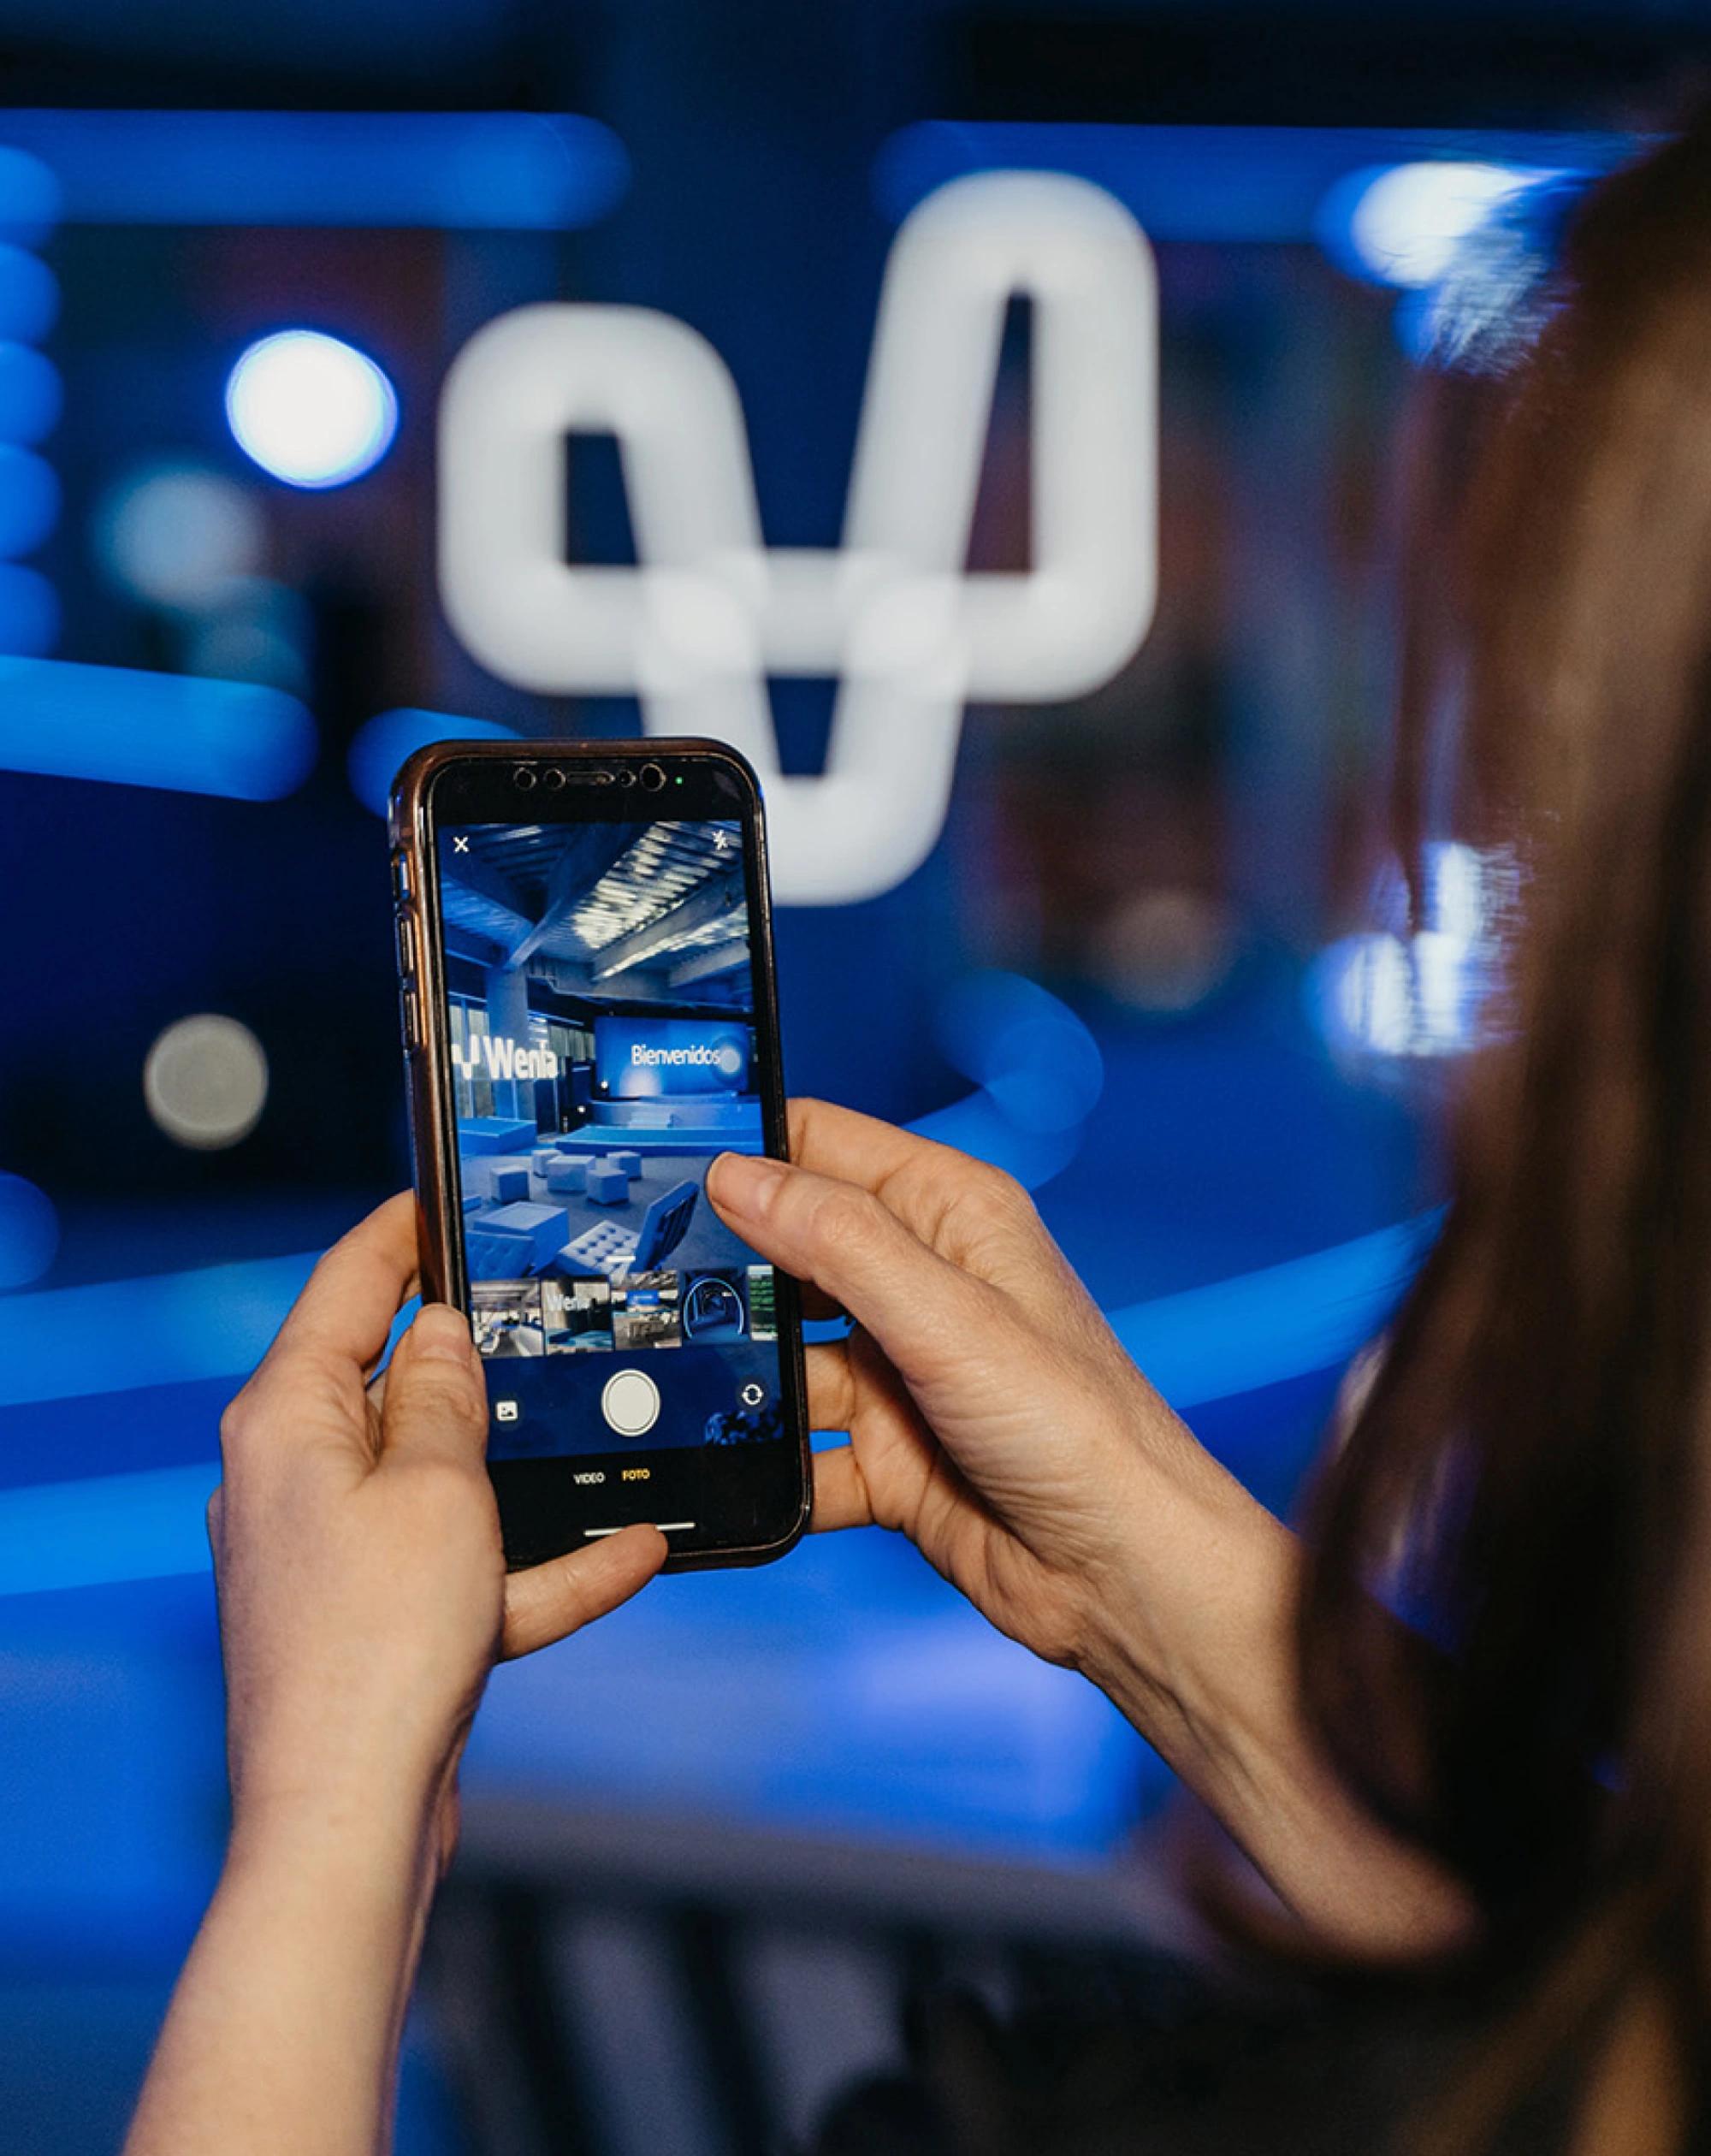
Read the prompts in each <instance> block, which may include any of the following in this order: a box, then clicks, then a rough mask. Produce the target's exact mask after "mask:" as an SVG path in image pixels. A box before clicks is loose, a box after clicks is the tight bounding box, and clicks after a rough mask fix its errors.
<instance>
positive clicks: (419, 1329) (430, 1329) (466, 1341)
mask: <svg viewBox="0 0 1711 2156" xmlns="http://www.w3.org/2000/svg"><path fill="white" fill-rule="evenodd" d="M410 1339H411V1347H412V1349H413V1351H414V1353H416V1355H417V1357H418V1358H419V1359H421V1360H422V1361H423V1362H453V1363H467V1362H468V1360H469V1359H470V1356H471V1353H473V1349H472V1347H471V1341H470V1327H469V1320H468V1319H467V1318H465V1316H464V1314H463V1312H462V1311H460V1310H453V1307H452V1306H451V1305H450V1303H424V1304H423V1306H422V1308H421V1309H420V1310H419V1311H418V1312H417V1313H416V1323H415V1324H413V1325H412V1326H411V1328H410Z"/></svg>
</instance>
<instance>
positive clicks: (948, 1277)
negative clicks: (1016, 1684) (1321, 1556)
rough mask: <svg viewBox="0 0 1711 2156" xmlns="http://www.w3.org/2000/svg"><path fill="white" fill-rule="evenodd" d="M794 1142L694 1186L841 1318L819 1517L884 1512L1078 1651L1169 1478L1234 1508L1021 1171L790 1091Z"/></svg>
mask: <svg viewBox="0 0 1711 2156" xmlns="http://www.w3.org/2000/svg"><path fill="white" fill-rule="evenodd" d="M790 1144H791V1152H792V1153H793V1155H794V1157H795V1164H794V1165H790V1166H787V1165H785V1164H783V1163H780V1162H776V1161H771V1160H766V1159H761V1158H755V1157H753V1156H750V1155H742V1154H735V1153H727V1154H725V1155H722V1156H721V1157H720V1158H719V1160H718V1161H717V1162H716V1163H715V1164H714V1165H713V1170H712V1171H711V1173H710V1174H709V1176H708V1177H707V1191H708V1193H709V1195H710V1196H711V1198H712V1199H713V1203H714V1205H716V1206H717V1207H718V1209H719V1212H720V1214H721V1215H722V1216H723V1217H724V1218H725V1221H726V1222H727V1223H728V1224H729V1225H730V1226H731V1228H732V1229H735V1230H736V1231H737V1233H738V1234H739V1235H742V1236H743V1238H744V1239H745V1240H746V1241H749V1242H750V1243H752V1244H753V1245H754V1246H755V1248H756V1249H757V1250H759V1251H760V1252H761V1253H762V1255H763V1256H765V1257H767V1258H769V1259H773V1261H774V1262H775V1263H776V1264H778V1265H781V1266H782V1267H783V1268H784V1270H786V1271H787V1272H791V1273H794V1274H795V1275H796V1276H797V1277H798V1278H799V1279H802V1281H804V1282H808V1283H810V1287H811V1289H818V1290H819V1291H820V1295H821V1297H822V1298H826V1299H829V1300H831V1301H832V1303H834V1304H836V1305H838V1306H841V1307H842V1308H843V1309H844V1310H845V1311H847V1312H849V1314H850V1317H851V1318H853V1319H854V1320H855V1326H856V1330H855V1331H854V1332H853V1333H852V1335H851V1336H850V1339H849V1340H847V1341H844V1342H838V1343H837V1344H836V1345H832V1346H815V1347H810V1348H809V1349H808V1395H809V1399H808V1405H809V1412H810V1416H811V1419H812V1420H813V1423H814V1427H815V1428H816V1429H828V1430H847V1431H848V1432H849V1433H850V1443H849V1446H848V1447H847V1448H839V1449H838V1450H836V1451H832V1452H829V1453H821V1454H820V1455H819V1456H818V1458H817V1460H816V1461H815V1472H814V1526H815V1527H816V1528H832V1527H848V1526H855V1525H866V1524H867V1523H868V1522H870V1521H871V1522H874V1523H877V1524H878V1525H880V1526H884V1527H892V1528H897V1529H900V1530H901V1531H903V1533H905V1534H907V1535H908V1536H909V1538H910V1539H911V1540H912V1541H913V1542H915V1543H916V1544H918V1546H919V1547H920V1549H921V1551H922V1553H923V1554H924V1555H926V1556H927V1558H928V1559H929V1560H930V1561H931V1562H932V1564H933V1565H934V1566H936V1567H937V1568H938V1570H939V1571H940V1572H941V1573H944V1576H945V1578H947V1579H950V1581H952V1582H953V1583H954V1584H955V1585H956V1586H957V1587H959V1588H960V1589H961V1590H962V1592H963V1593H964V1594H965V1595H967V1596H968V1598H969V1600H970V1601H971V1602H974V1604H975V1605H976V1607H977V1608H980V1610H981V1611H983V1612H984V1613H985V1614H986V1616H987V1617H989V1618H990V1619H991V1620H992V1622H993V1623H994V1624H996V1625H998V1626H1000V1627H1001V1628H1002V1629H1003V1630H1004V1632H1009V1633H1010V1634H1011V1635H1012V1636H1013V1637H1014V1638H1017V1639H1020V1640H1021V1641H1022V1642H1023V1644H1025V1645H1027V1646H1028V1647H1031V1648H1032V1649H1033V1650H1034V1652H1035V1653H1036V1654H1039V1655H1044V1656H1045V1657H1046V1658H1047V1659H1048V1660H1050V1661H1059V1662H1070V1663H1075V1662H1079V1661H1082V1660H1083V1659H1084V1658H1085V1655H1086V1652H1087V1651H1088V1650H1089V1649H1090V1648H1091V1647H1092V1643H1093V1640H1094V1638H1095V1635H1096V1633H1097V1631H1098V1626H1099V1625H1100V1623H1101V1621H1102V1620H1103V1616H1104V1613H1105V1611H1106V1610H1107V1609H1108V1608H1109V1607H1110V1603H1111V1602H1112V1600H1113V1598H1114V1596H1115V1595H1116V1591H1117V1590H1118V1588H1119V1586H1120V1585H1121V1587H1122V1589H1123V1590H1127V1588H1128V1585H1129V1584H1130V1583H1131V1581H1132V1577H1133V1574H1134V1570H1135V1567H1136V1565H1137V1562H1138V1561H1142V1562H1144V1561H1145V1558H1146V1548H1145V1544H1144V1543H1138V1540H1137V1537H1136V1533H1135V1523H1136V1519H1137V1516H1138V1515H1139V1514H1140V1513H1141V1512H1142V1510H1143V1508H1144V1507H1145V1505H1146V1501H1147V1500H1148V1499H1149V1497H1156V1496H1157V1494H1158V1493H1159V1491H1160V1490H1161V1488H1162V1487H1163V1485H1164V1484H1167V1483H1168V1484H1169V1485H1170V1486H1171V1487H1172V1489H1173V1490H1175V1492H1177V1493H1179V1494H1180V1495H1181V1496H1182V1497H1183V1498H1185V1499H1186V1500H1187V1501H1192V1502H1193V1503H1196V1504H1198V1505H1199V1506H1202V1507H1205V1510H1206V1512H1207V1513H1208V1515H1209V1516H1211V1517H1214V1518H1216V1517H1217V1516H1219V1515H1221V1514H1222V1515H1228V1517H1229V1518H1230V1519H1233V1520H1240V1521H1242V1522H1244V1523H1246V1524H1250V1525H1251V1524H1252V1520H1253V1516H1254V1515H1255V1514H1257V1513H1258V1507H1256V1506H1254V1505H1253V1504H1252V1500H1251V1499H1249V1498H1248V1497H1247V1496H1246V1493H1245V1492H1244V1491H1243V1490H1241V1488H1240V1484H1237V1483H1236V1482H1234V1480H1233V1478H1231V1477H1229V1476H1228V1475H1227V1474H1226V1473H1225V1472H1224V1471H1223V1469H1222V1468H1221V1467H1219V1466H1217V1464H1216V1462H1214V1461H1213V1460H1211V1457H1210V1455H1208V1454H1206V1453H1205V1452H1204V1451H1203V1450H1202V1449H1201V1448H1200V1447H1199V1445H1198V1444H1197V1443H1196V1442H1195V1441H1194V1439H1193V1437H1192V1436H1190V1435H1189V1433H1188V1432H1187V1430H1185V1429H1184V1427H1183V1426H1182V1424H1181V1423H1180V1422H1179V1421H1178V1420H1177V1419H1176V1418H1175V1415H1173V1414H1172V1413H1171V1412H1170V1410H1169V1408H1168V1407H1166V1406H1165V1404H1164V1402H1163V1401H1162V1400H1161V1399H1160V1398H1159V1396H1158V1395H1157V1393H1155V1392H1154V1391H1153V1389H1152V1387H1151V1386H1150V1385H1149V1384H1148V1383H1146V1379H1145V1378H1144V1377H1142V1376H1141V1374H1140V1371H1138V1370H1137V1369H1136V1368H1135V1366H1134V1363H1132V1362H1131V1361H1130V1360H1129V1359H1128V1356H1127V1355H1126V1354H1125V1353H1124V1352H1123V1350H1122V1347H1121V1345H1120V1344H1119V1343H1118V1342H1117V1339H1116V1336H1115V1335H1114V1334H1113V1333H1112V1331H1111V1330H1110V1326H1109V1325H1108V1324H1106V1323H1105V1321H1104V1318H1103V1317H1102V1316H1101V1315H1100V1313H1099V1312H1098V1308H1097V1307H1096V1306H1095V1305H1094V1304H1093V1302H1092V1298H1091V1297H1090V1296H1089V1295H1088V1294H1087V1292H1086V1289H1085V1288H1083V1287H1082V1285H1081V1283H1080V1281H1079V1280H1078V1279H1077V1278H1076V1276H1075V1274H1074V1272H1073V1271H1072V1270H1070V1268H1069V1265H1068V1263H1067V1262H1066V1261H1065V1259H1064V1258H1063V1253H1061V1252H1060V1251H1059V1250H1058V1248H1057V1245H1056V1244H1055V1243H1054V1242H1053V1241H1052V1240H1051V1236H1050V1235H1048V1234H1047V1233H1046V1230H1045V1227H1044V1226H1043V1225H1042V1223H1041V1222H1040V1219H1039V1214H1038V1213H1037V1212H1036V1211H1034V1208H1033V1203H1032V1202H1031V1200H1030V1199H1029V1198H1028V1196H1027V1192H1026V1191H1024V1190H1023V1189H1022V1188H1021V1186H1020V1185H1019V1184H1018V1183H1016V1182H1014V1181H1013V1180H1012V1179H1011V1178H1010V1177H1009V1176H1006V1175H1004V1174H1003V1173H1002V1172H1001V1171H1000V1170H997V1169H994V1168H990V1167H987V1166H986V1164H984V1163H982V1162H980V1161H977V1160H971V1159H969V1158H968V1157H967V1156H966V1155H964V1154H962V1153H959V1152H954V1151H953V1150H952V1149H951V1148H950V1146H940V1145H936V1144H934V1143H932V1141H931V1140H927V1139H924V1138H917V1137H914V1136H912V1135H911V1134H909V1133H908V1132H906V1131H902V1130H897V1129H894V1128H892V1127H891V1125H889V1124H886V1123H882V1122H875V1121H873V1119H872V1118H871V1117H869V1116H858V1115H854V1114H851V1113H850V1111H847V1110H844V1109H840V1108H833V1107H830V1106H828V1105H826V1103H824V1102H821V1101H814V1100H799V1101H796V1102H793V1103H792V1104H791V1110H790ZM1260 1517H1261V1518H1263V1517H1264V1515H1260ZM1125 1598H1127V1597H1126V1594H1125Z"/></svg>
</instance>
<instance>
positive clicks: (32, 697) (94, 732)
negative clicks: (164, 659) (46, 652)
mask: <svg viewBox="0 0 1711 2156" xmlns="http://www.w3.org/2000/svg"><path fill="white" fill-rule="evenodd" d="M315 753H316V735H315V722H314V720H312V719H311V717H310V715H309V714H308V712H307V711H306V710H305V708H304V707H303V706H302V705H301V704H300V703H299V702H298V701H297V699H296V698H295V697H294V696H285V695H284V694H282V693H281V691H280V690H277V689H267V688H263V687H261V686H260V685H259V684H254V683H250V682H234V681H207V680H201V679H198V678H192V677H190V676H187V675H181V674H157V673H145V672H140V671H138V670H133V669H131V668H129V667H124V666H71V665H68V664H67V663H66V662H65V661H63V660H56V659H0V770H5V771H33V772H39V773H44V774H46V775H47V776H49V777H52V778H58V779H108V780H111V781H113V782H115V783H116V784H118V785H127V786H163V787H168V788H170V789H172V790H173V791H177V792H181V793H204V794H220V795H223V796H225V797H228V798H229V799H234V800H238V801H276V800H278V799H279V798H280V797H281V796H282V795H285V794H288V793H292V792H294V791H296V789H297V788H298V787H299V786H300V785H302V783H303V781H304V780H305V779H306V778H307V777H308V775H309V773H310V770H311V767H313V764H314V761H315Z"/></svg>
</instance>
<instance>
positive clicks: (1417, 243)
mask: <svg viewBox="0 0 1711 2156" xmlns="http://www.w3.org/2000/svg"><path fill="white" fill-rule="evenodd" d="M1542 176H1543V175H1542V174H1541V173H1539V172H1538V171H1536V170H1533V169H1530V168H1523V167H1520V166H1517V165H1499V164H1466V163H1454V162H1450V161H1448V160H1445V161H1442V162H1433V163H1424V164H1404V165H1391V166H1388V167H1387V168H1385V169H1382V170H1380V171H1377V172H1375V173H1370V174H1363V175H1358V176H1357V181H1356V182H1354V183H1350V184H1351V185H1352V186H1353V188H1354V190H1355V191H1354V192H1353V201H1352V202H1350V201H1349V199H1348V196H1347V193H1345V192H1344V190H1343V189H1342V188H1339V189H1338V190H1336V191H1335V193H1334V196H1333V201H1334V202H1335V204H1337V206H1338V207H1339V208H1341V210H1342V214H1343V216H1346V218H1347V245H1348V246H1349V248H1350V250H1351V251H1352V252H1353V256H1354V258H1355V262H1356V264H1358V265H1359V268H1361V269H1362V270H1365V273H1366V274H1367V275H1369V276H1372V277H1376V278H1377V279H1378V280H1379V281H1380V282H1381V283H1382V284H1391V285H1402V286H1406V287H1419V286H1423V285H1432V284H1436V282H1437V281H1438V280H1439V279H1440V278H1441V277H1442V276H1443V275H1445V274H1446V273H1447V272H1448V270H1449V268H1450V266H1451V264H1453V262H1454V260H1455V253H1456V249H1457V248H1458V247H1459V246H1460V245H1461V243H1462V241H1463V240H1465V239H1466V238H1467V236H1468V235H1469V234H1470V233H1472V232H1475V231H1477V229H1478V228H1479V227H1480V226H1481V225H1482V224H1483V223H1484V222H1485V220H1486V219H1487V218H1488V217H1489V216H1490V215H1491V213H1492V211H1493V210H1495V209H1496V208H1497V206H1498V205H1499V204H1500V203H1503V202H1506V201H1507V200H1508V198H1510V196H1512V195H1515V194H1519V193H1520V192H1521V191H1522V190H1523V189H1524V188H1525V187H1531V186H1532V185H1533V183H1534V182H1535V181H1537V180H1538V179H1540V178H1541V177H1542ZM1327 206H1328V210H1329V208H1330V205H1329V204H1328V205H1327ZM1331 214H1332V215H1333V216H1335V211H1332V213H1331Z"/></svg>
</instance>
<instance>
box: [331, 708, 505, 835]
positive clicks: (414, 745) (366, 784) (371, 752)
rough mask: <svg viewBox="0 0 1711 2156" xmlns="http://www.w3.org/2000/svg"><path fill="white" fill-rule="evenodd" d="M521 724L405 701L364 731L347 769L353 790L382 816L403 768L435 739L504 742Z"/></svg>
mask: <svg viewBox="0 0 1711 2156" xmlns="http://www.w3.org/2000/svg"><path fill="white" fill-rule="evenodd" d="M514 732H515V729H514V728H512V727H510V726H500V725H498V724H497V723H496V722H495V721H494V720H491V719H459V718H454V717H453V715H452V714H450V713H449V712H444V711H418V710H415V709H413V708H411V707H409V706H407V705H406V706H402V707H400V708H399V709H397V710H394V711H382V712H381V713H380V714H378V715H377V716H376V717H375V718H373V719H370V720H369V722H368V724H367V725H366V726H363V727H362V728H360V729H359V730H358V734H357V737H356V739H355V740H354V741H353V742H352V743H351V748H350V756H349V761H348V764H347V769H348V770H349V772H350V777H351V791H352V793H354V794H355V796H356V797H357V799H358V801H360V802H361V803H362V804H363V806H364V808H365V809H373V811H374V813H375V814H376V815H377V816H383V815H384V814H386V812H387V801H388V796H389V795H390V793H391V791H392V782H393V780H394V779H395V778H396V777H397V775H398V771H399V767H400V765H401V764H402V763H403V762H404V761H405V759H406V757H407V756H412V755H415V753H416V751H417V749H425V748H426V747H427V746H428V744H429V742H430V741H503V740H504V739H505V738H506V736H507V735H510V734H512V733H514Z"/></svg>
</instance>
